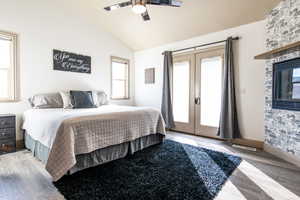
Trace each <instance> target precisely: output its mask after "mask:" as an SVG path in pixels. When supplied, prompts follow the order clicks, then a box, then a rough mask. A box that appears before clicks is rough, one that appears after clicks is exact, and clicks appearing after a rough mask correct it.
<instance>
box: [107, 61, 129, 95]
mask: <svg viewBox="0 0 300 200" xmlns="http://www.w3.org/2000/svg"><path fill="white" fill-rule="evenodd" d="M113 62H119V63H124V64H127V65H128V70H127V77H128V80H127V95H126V97H124V98H113V96H112V85H113V76H112V64H113ZM110 99H111V100H129V99H130V60H129V59H126V58H121V57H117V56H111V57H110Z"/></svg>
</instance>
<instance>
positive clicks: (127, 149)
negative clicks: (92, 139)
mask: <svg viewBox="0 0 300 200" xmlns="http://www.w3.org/2000/svg"><path fill="white" fill-rule="evenodd" d="M164 138H165V136H164V135H162V134H155V135H148V136H144V137H141V138H138V139H136V140H133V141H131V142H125V143H122V144H118V145H113V146H109V147H106V148H103V149H98V150H96V151H93V152H91V153H88V154H80V155H76V165H75V166H73V168H72V169H70V171H69V173H70V174H73V173H75V172H77V171H80V170H83V169H86V168H89V167H93V166H97V165H100V164H104V163H107V162H109V161H113V160H117V159H119V158H124V157H125V156H126V155H128V154H133V153H135V152H137V151H140V150H142V149H145V148H147V147H150V146H152V145H155V144H159V143H161V142H162V141H163V140H164ZM25 146H26V148H27V149H29V150H30V151H31V152H32V154H33V156H34V157H36V158H37V159H39V160H40V161H42V162H43V163H44V164H46V162H47V160H48V156H49V152H50V149H49V148H48V147H46V146H45V145H43V144H41V143H40V142H39V141H37V140H34V139H33V138H32V137H31V136H30V135H28V134H27V133H25Z"/></svg>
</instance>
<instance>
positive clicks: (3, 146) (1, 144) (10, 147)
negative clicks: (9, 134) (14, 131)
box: [0, 140, 16, 153]
mask: <svg viewBox="0 0 300 200" xmlns="http://www.w3.org/2000/svg"><path fill="white" fill-rule="evenodd" d="M1 151H2V152H6V153H10V152H15V151H16V142H15V141H14V140H10V141H0V152H1Z"/></svg>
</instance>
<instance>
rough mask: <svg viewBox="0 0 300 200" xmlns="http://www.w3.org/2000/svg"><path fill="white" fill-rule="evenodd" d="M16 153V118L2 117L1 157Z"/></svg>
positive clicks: (0, 128) (0, 117) (0, 120)
mask: <svg viewBox="0 0 300 200" xmlns="http://www.w3.org/2000/svg"><path fill="white" fill-rule="evenodd" d="M15 151H16V116H15V115H12V114H8V115H0V155H1V154H5V153H10V152H15Z"/></svg>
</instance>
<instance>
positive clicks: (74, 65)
mask: <svg viewBox="0 0 300 200" xmlns="http://www.w3.org/2000/svg"><path fill="white" fill-rule="evenodd" d="M53 69H54V70H60V71H69V72H79V73H88V74H90V73H91V57H90V56H83V55H79V54H75V53H70V52H66V51H60V50H56V49H54V50H53Z"/></svg>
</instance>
